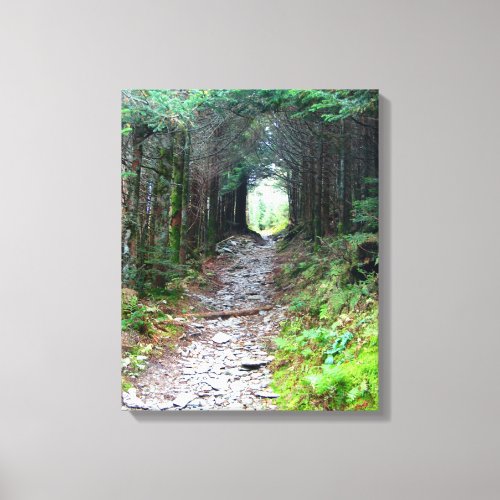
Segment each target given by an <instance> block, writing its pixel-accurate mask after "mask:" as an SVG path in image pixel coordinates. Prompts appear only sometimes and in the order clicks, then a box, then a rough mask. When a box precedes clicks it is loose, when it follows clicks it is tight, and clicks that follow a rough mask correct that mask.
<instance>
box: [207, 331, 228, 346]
mask: <svg viewBox="0 0 500 500" xmlns="http://www.w3.org/2000/svg"><path fill="white" fill-rule="evenodd" d="M230 340H231V337H230V336H229V335H226V334H225V333H222V332H219V333H217V334H215V335H214V336H213V337H212V341H213V342H215V343H216V344H225V343H226V342H229V341H230Z"/></svg>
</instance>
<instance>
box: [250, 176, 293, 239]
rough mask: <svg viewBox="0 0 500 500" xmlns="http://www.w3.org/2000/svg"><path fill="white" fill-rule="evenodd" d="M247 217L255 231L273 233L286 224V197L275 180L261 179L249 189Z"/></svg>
mask: <svg viewBox="0 0 500 500" xmlns="http://www.w3.org/2000/svg"><path fill="white" fill-rule="evenodd" d="M248 217H249V227H250V228H251V229H253V230H254V231H257V232H265V233H268V234H275V233H278V232H280V231H282V230H283V229H285V228H286V227H287V226H288V224H289V220H288V197H287V195H286V193H285V192H284V191H283V190H282V189H281V188H280V187H279V185H278V183H277V182H275V181H271V180H266V181H262V182H260V183H259V184H258V185H257V186H255V187H254V188H253V189H252V190H251V191H250V193H249V196H248Z"/></svg>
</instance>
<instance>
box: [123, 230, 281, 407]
mask: <svg viewBox="0 0 500 500" xmlns="http://www.w3.org/2000/svg"><path fill="white" fill-rule="evenodd" d="M218 252H219V254H220V255H219V256H218V257H217V258H216V259H215V269H214V271H215V272H216V277H217V281H218V283H219V284H220V288H219V290H218V291H217V292H215V293H213V292H212V293H210V292H208V291H207V292H205V291H201V292H200V291H199V290H198V291H197V292H196V293H195V292H189V295H190V297H191V300H192V302H193V303H197V304H199V306H200V307H199V309H204V310H214V311H222V310H240V309H250V308H256V309H258V308H259V307H265V306H270V305H274V304H273V299H274V297H275V286H274V282H273V270H274V263H275V248H274V242H273V241H271V240H266V241H265V243H264V244H260V245H259V244H258V243H256V241H255V240H254V239H253V238H251V237H249V236H238V237H233V238H230V239H228V240H226V241H225V242H223V243H222V244H219V246H218ZM197 309H198V308H197ZM283 319H284V311H283V308H282V307H280V306H274V307H273V308H272V309H271V310H260V311H259V312H258V314H254V315H249V316H230V317H226V318H201V319H200V318H193V319H189V320H188V321H187V323H186V330H185V334H184V335H185V338H186V341H185V342H183V343H182V344H181V345H179V346H178V347H177V348H176V350H175V352H172V351H170V352H166V353H165V354H164V356H163V357H162V358H160V359H158V360H156V361H152V362H151V364H150V365H149V367H148V369H147V370H146V371H145V372H144V373H143V374H142V375H141V376H140V377H139V378H138V380H137V383H136V384H135V386H136V389H132V390H131V391H129V392H128V393H124V398H123V401H124V404H125V405H126V406H127V407H129V408H134V409H143V410H264V409H275V408H276V404H275V400H276V399H275V398H276V397H278V395H277V394H274V393H273V391H272V390H271V389H270V387H269V384H270V382H271V373H270V370H269V368H268V366H267V365H268V364H269V363H270V362H271V361H272V360H273V357H272V356H271V355H270V352H271V351H272V349H273V338H274V337H275V336H276V335H277V333H278V331H279V323H280V321H283Z"/></svg>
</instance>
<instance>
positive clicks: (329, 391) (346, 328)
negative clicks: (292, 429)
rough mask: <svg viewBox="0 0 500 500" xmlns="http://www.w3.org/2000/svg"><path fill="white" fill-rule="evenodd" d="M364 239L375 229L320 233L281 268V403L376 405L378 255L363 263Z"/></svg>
mask: <svg viewBox="0 0 500 500" xmlns="http://www.w3.org/2000/svg"><path fill="white" fill-rule="evenodd" d="M367 242H368V244H376V236H375V235H373V234H370V233H357V234H354V235H346V236H342V237H339V238H336V239H324V240H323V241H322V245H321V247H320V249H319V251H317V252H313V251H312V250H311V249H309V248H304V247H301V248H299V249H298V250H297V252H298V254H297V255H296V256H295V259H294V260H295V263H293V264H287V265H285V266H284V267H283V269H282V273H281V276H280V278H279V281H280V285H281V286H283V288H288V289H289V288H290V286H292V287H293V288H292V290H293V291H292V292H291V293H289V295H288V296H287V297H286V298H285V300H288V302H289V312H290V315H289V317H288V319H287V320H286V321H285V322H284V323H283V325H282V331H281V334H280V336H279V337H278V338H277V339H276V341H275V342H276V346H277V350H276V356H275V361H274V383H273V386H274V388H275V390H276V392H278V393H279V394H280V398H279V399H278V405H279V407H280V408H282V409H287V410H318V409H327V410H351V409H365V410H376V409H378V277H377V273H376V272H373V271H371V269H373V266H372V263H373V262H374V260H375V258H376V256H374V258H373V262H371V261H370V262H369V263H367V262H366V259H365V253H364V252H360V250H359V248H360V246H362V245H366V244H367ZM360 256H361V257H362V258H363V259H364V260H360ZM368 264H370V265H368ZM353 269H354V270H355V272H353Z"/></svg>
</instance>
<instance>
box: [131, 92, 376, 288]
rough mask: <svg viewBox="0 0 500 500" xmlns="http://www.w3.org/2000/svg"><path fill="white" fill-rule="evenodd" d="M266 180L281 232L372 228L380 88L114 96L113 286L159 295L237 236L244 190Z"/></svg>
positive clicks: (243, 217) (313, 234)
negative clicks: (116, 199)
mask: <svg viewBox="0 0 500 500" xmlns="http://www.w3.org/2000/svg"><path fill="white" fill-rule="evenodd" d="M266 178H273V179H276V181H275V182H276V183H277V184H278V185H279V186H281V187H282V189H283V190H285V191H286V193H287V194H288V203H289V209H288V219H289V227H288V230H289V231H291V232H292V233H293V232H294V231H296V232H299V231H300V232H302V233H303V234H305V235H306V237H308V238H311V239H312V240H314V241H315V242H316V243H317V244H318V245H320V244H321V238H322V237H323V236H325V235H335V234H338V233H348V232H352V231H357V230H368V231H370V230H375V229H376V227H377V224H378V185H377V179H378V92H377V91H374V90H125V91H123V92H122V212H123V213H122V217H123V223H122V278H123V284H124V285H125V286H131V287H132V288H134V289H136V290H138V291H139V292H142V291H144V289H145V288H147V287H152V288H161V287H164V286H165V284H166V283H167V282H168V280H169V279H170V278H171V277H172V276H174V275H176V274H177V273H178V272H179V269H180V266H182V265H183V264H186V262H187V261H189V260H190V259H192V260H193V261H194V260H198V259H199V258H200V257H202V256H206V255H210V254H212V253H213V252H214V249H215V245H216V243H217V242H218V241H220V240H222V239H224V238H225V237H227V236H228V235H229V234H231V233H238V232H246V231H249V229H248V222H247V219H248V217H247V199H248V193H249V191H250V190H251V189H253V188H254V187H255V186H256V185H257V184H258V183H259V182H260V181H262V179H266Z"/></svg>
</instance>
